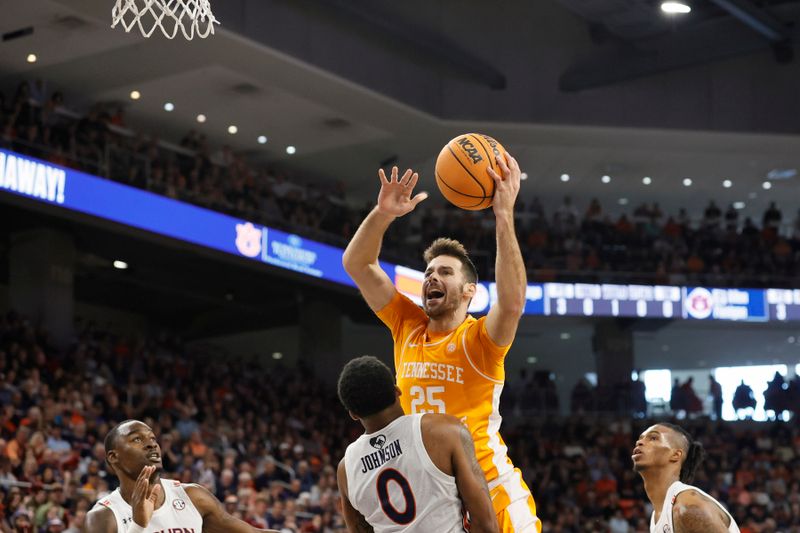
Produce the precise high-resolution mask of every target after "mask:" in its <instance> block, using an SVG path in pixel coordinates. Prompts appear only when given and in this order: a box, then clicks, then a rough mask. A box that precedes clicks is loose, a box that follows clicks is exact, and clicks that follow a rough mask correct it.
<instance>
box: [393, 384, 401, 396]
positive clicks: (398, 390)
mask: <svg viewBox="0 0 800 533" xmlns="http://www.w3.org/2000/svg"><path fill="white" fill-rule="evenodd" d="M394 395H395V396H397V397H398V398H399V397H400V396H402V395H403V391H401V390H400V387H398V386H397V385H395V386H394Z"/></svg>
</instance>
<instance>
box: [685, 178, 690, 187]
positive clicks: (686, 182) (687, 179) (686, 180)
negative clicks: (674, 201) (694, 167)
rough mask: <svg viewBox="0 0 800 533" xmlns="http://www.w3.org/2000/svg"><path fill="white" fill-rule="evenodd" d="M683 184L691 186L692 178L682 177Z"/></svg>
mask: <svg viewBox="0 0 800 533" xmlns="http://www.w3.org/2000/svg"><path fill="white" fill-rule="evenodd" d="M683 186H684V187H691V186H692V178H683Z"/></svg>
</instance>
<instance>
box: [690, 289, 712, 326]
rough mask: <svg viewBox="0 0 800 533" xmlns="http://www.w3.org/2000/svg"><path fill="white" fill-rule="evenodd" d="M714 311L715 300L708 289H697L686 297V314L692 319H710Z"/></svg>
mask: <svg viewBox="0 0 800 533" xmlns="http://www.w3.org/2000/svg"><path fill="white" fill-rule="evenodd" d="M713 311H714V298H713V297H712V296H711V291H709V290H708V289H704V288H703V287H696V288H694V289H692V290H691V291H689V293H688V294H687V295H686V312H687V313H689V316H691V317H692V318H697V319H700V320H702V319H704V318H708V317H710V316H711V313H712V312H713Z"/></svg>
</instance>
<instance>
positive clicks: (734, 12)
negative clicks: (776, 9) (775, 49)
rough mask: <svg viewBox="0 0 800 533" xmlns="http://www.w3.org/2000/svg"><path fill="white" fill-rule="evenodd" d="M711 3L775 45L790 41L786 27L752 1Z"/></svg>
mask: <svg viewBox="0 0 800 533" xmlns="http://www.w3.org/2000/svg"><path fill="white" fill-rule="evenodd" d="M711 2H713V3H714V4H716V5H717V6H719V7H721V8H722V9H724V10H725V11H727V12H728V13H730V14H731V16H733V17H735V18H736V19H738V20H739V21H740V22H743V23H744V24H745V25H746V26H748V27H749V28H751V29H753V30H754V31H755V32H757V33H759V34H760V35H762V36H764V37H766V38H767V39H768V40H769V41H771V42H773V43H779V42H783V41H786V40H788V39H789V32H788V31H787V29H786V27H785V26H784V25H783V24H782V23H781V22H780V21H779V20H778V19H776V18H775V17H773V16H772V15H770V14H769V13H767V12H766V11H764V10H763V9H759V8H758V7H757V6H755V5H753V3H752V2H751V1H750V0H711Z"/></svg>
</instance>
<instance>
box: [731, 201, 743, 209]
mask: <svg viewBox="0 0 800 533" xmlns="http://www.w3.org/2000/svg"><path fill="white" fill-rule="evenodd" d="M733 208H734V209H744V202H733Z"/></svg>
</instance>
